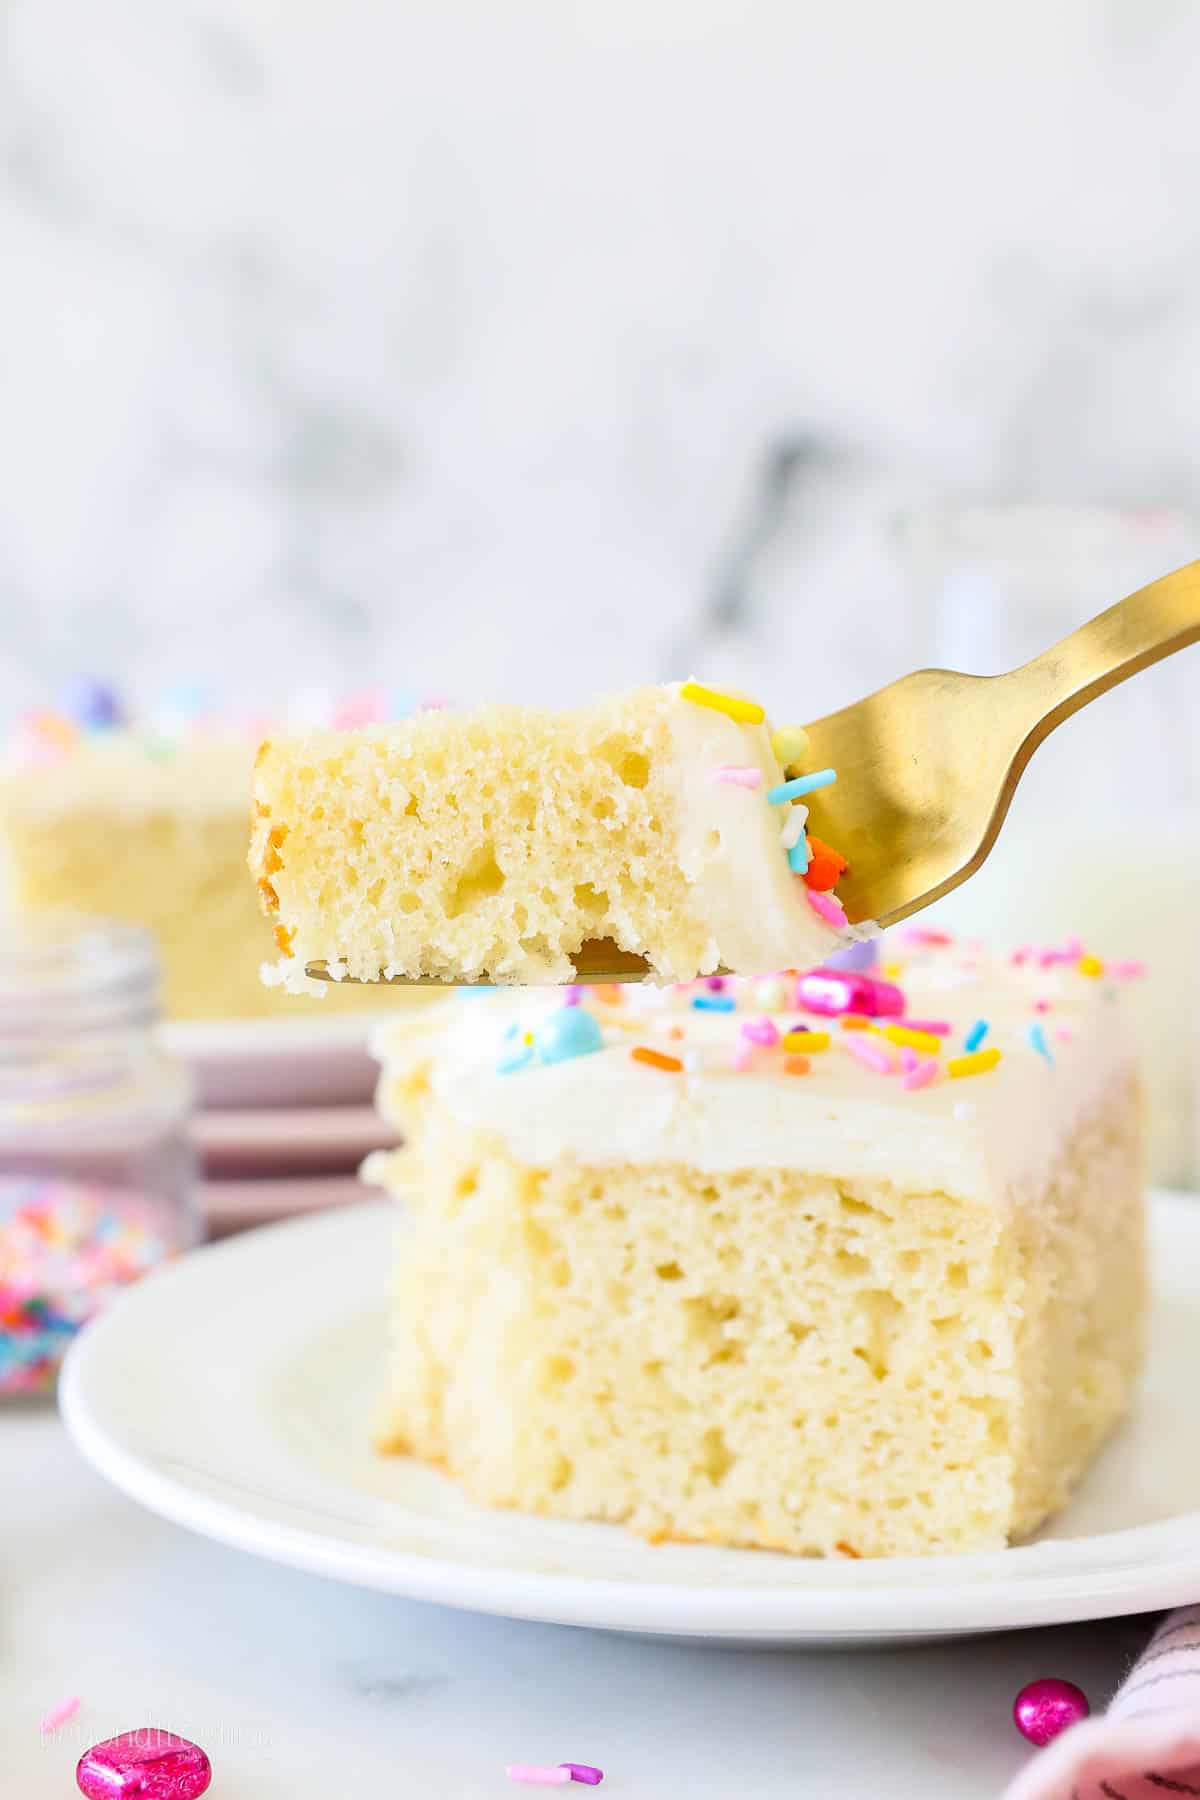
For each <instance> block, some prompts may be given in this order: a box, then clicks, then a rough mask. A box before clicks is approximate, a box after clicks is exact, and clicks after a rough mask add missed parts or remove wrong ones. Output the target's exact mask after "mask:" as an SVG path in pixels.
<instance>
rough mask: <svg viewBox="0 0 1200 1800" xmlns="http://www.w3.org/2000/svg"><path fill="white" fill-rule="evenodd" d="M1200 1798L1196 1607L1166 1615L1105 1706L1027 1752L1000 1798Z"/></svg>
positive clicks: (1199, 1611)
mask: <svg viewBox="0 0 1200 1800" xmlns="http://www.w3.org/2000/svg"><path fill="white" fill-rule="evenodd" d="M1188 1794H1195V1795H1200V1606H1184V1607H1181V1608H1180V1610H1179V1611H1178V1612H1173V1613H1168V1614H1167V1616H1166V1618H1165V1619H1164V1620H1163V1622H1162V1624H1161V1625H1160V1626H1159V1627H1158V1630H1157V1631H1156V1632H1155V1633H1154V1636H1153V1637H1152V1638H1151V1639H1150V1642H1149V1643H1148V1644H1147V1645H1146V1648H1145V1650H1144V1651H1143V1652H1142V1654H1141V1656H1140V1657H1139V1659H1138V1661H1137V1662H1136V1663H1135V1664H1134V1666H1133V1668H1132V1669H1131V1670H1130V1673H1129V1674H1128V1676H1127V1677H1126V1679H1125V1681H1124V1683H1123V1684H1122V1686H1121V1687H1120V1688H1118V1689H1117V1693H1116V1697H1115V1698H1114V1700H1113V1703H1112V1705H1111V1706H1110V1707H1109V1709H1108V1711H1107V1712H1106V1713H1104V1714H1103V1715H1102V1716H1101V1717H1099V1718H1092V1719H1085V1720H1084V1721H1083V1722H1082V1724H1079V1725H1073V1726H1072V1727H1071V1729H1070V1730H1069V1731H1064V1732H1063V1734H1062V1736H1061V1737H1059V1738H1056V1739H1055V1740H1054V1742H1053V1743H1052V1744H1048V1745H1047V1747H1046V1748H1045V1749H1044V1750H1038V1751H1037V1752H1035V1754H1034V1756H1033V1759H1032V1761H1031V1762H1030V1763H1029V1764H1028V1765H1027V1767H1026V1768H1024V1769H1023V1770H1022V1771H1021V1773H1020V1775H1018V1777H1017V1779H1016V1780H1015V1781H1014V1782H1013V1783H1012V1785H1011V1787H1010V1788H1009V1789H1008V1791H1007V1793H1006V1794H1005V1800H1172V1796H1174V1795H1185V1796H1186V1795H1188Z"/></svg>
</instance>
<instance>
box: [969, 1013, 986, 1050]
mask: <svg viewBox="0 0 1200 1800" xmlns="http://www.w3.org/2000/svg"><path fill="white" fill-rule="evenodd" d="M987 1034H988V1022H987V1020H986V1019H976V1021H975V1023H974V1024H973V1025H972V1027H971V1029H970V1031H968V1033H967V1035H966V1037H965V1038H964V1039H963V1049H964V1050H965V1051H966V1053H967V1055H968V1056H970V1055H971V1054H972V1052H973V1051H975V1050H978V1048H979V1046H980V1044H982V1042H983V1040H984V1038H985V1037H986V1036H987Z"/></svg>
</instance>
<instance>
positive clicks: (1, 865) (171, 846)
mask: <svg viewBox="0 0 1200 1800" xmlns="http://www.w3.org/2000/svg"><path fill="white" fill-rule="evenodd" d="M260 735H261V724H260V725H259V727H258V728H257V730H256V731H255V733H254V735H251V733H250V732H249V731H248V730H246V729H244V728H240V727H239V725H238V723H237V721H236V720H233V719H223V718H221V717H219V716H218V717H210V716H207V715H206V716H203V717H192V716H191V715H190V714H188V713H185V712H184V711H183V710H182V709H181V708H180V709H164V710H163V711H162V713H161V714H159V715H151V716H150V717H147V718H142V719H138V720H133V719H128V718H127V717H126V715H125V711H124V708H123V707H122V706H121V704H120V702H119V700H118V698H117V696H116V695H115V693H114V692H113V691H112V690H111V689H110V688H108V687H107V686H105V685H104V684H102V683H100V682H96V681H86V682H77V683H75V684H74V686H73V689H72V692H71V694H70V695H68V696H67V697H66V701H65V704H64V705H63V706H62V708H54V709H51V708H39V709H37V710H36V711H35V712H33V713H30V714H28V715H26V716H25V718H23V719H22V720H20V721H19V722H18V723H17V726H16V728H15V729H14V730H13V732H12V733H11V739H10V741H9V742H8V743H7V744H6V745H5V748H4V754H3V759H2V763H0V889H2V892H3V899H4V904H5V905H7V906H8V907H10V908H12V909H14V910H16V911H20V912H45V911H50V910H59V909H66V910H68V911H71V912H76V913H89V914H92V915H95V916H98V917H101V918H112V919H125V920H128V921H130V922H132V923H135V924H139V925H144V926H145V927H146V928H147V929H148V930H150V931H152V932H153V933H154V936H155V938H156V940H157V943H158V947H159V951H160V953H161V956H162V961H163V976H164V1003H165V1006H166V1010H167V1012H168V1014H169V1015H170V1017H171V1018H173V1019H226V1018H239V1019H240V1018H251V1017H258V1016H262V1015H266V1016H270V1015H272V1014H280V1013H287V1014H288V1016H290V1017H291V1018H292V1020H293V1022H296V1020H297V1012H296V1006H295V1002H294V1001H293V1000H292V999H291V998H290V997H289V996H285V995H281V994H279V993H277V992H272V991H271V990H270V989H269V988H267V987H265V986H264V985H263V983H262V981H261V979H260V976H259V971H260V969H261V967H262V964H263V961H264V960H265V959H267V958H270V957H272V956H274V955H275V954H277V950H276V946H275V944H274V943H273V941H272V937H271V932H270V929H269V927H268V926H267V925H265V924H264V923H263V917H262V911H261V908H260V907H259V904H258V898H257V896H256V894H255V892H254V889H253V886H252V885H251V883H250V882H249V881H248V880H247V878H246V821H247V817H248V814H249V809H250V782H251V776H252V772H253V763H254V749H255V744H256V742H257V741H258V737H259V736H260ZM324 987H325V992H327V993H329V995H330V997H331V998H332V999H333V1001H334V1010H336V1011H338V1012H340V1013H347V1014H354V1013H358V1014H362V1013H364V1012H367V1013H371V1012H374V1013H375V1014H376V1016H377V1017H378V1016H381V1015H382V1014H383V1013H384V1012H386V1011H388V1010H389V1009H392V1010H394V1008H395V1006H396V1004H397V1002H401V1003H403V1002H405V1001H406V999H407V998H408V997H407V996H406V995H404V994H403V993H402V992H400V991H399V990H396V989H393V990H391V993H390V995H389V994H385V993H383V992H380V993H375V992H373V991H370V990H364V989H361V988H347V989H346V990H345V991H344V992H341V993H337V992H334V991H333V990H332V989H330V988H329V984H328V983H326V984H324ZM318 1005H322V1013H321V1014H320V1015H317V1006H318ZM305 1008H307V1010H308V1011H309V1012H310V1013H311V1014H313V1015H315V1016H324V1012H325V1011H327V1010H328V1001H327V1000H322V1001H311V1000H310V1001H306V1002H305V1003H304V1006H303V1007H302V1008H301V1010H300V1014H299V1017H301V1018H302V1017H303V1012H304V1009H305Z"/></svg>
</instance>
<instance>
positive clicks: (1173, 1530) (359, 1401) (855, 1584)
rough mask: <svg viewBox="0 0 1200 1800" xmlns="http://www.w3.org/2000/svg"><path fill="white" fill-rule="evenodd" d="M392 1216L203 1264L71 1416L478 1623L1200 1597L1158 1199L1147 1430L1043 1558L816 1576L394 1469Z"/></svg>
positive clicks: (1180, 1222)
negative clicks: (386, 1447) (506, 1503)
mask: <svg viewBox="0 0 1200 1800" xmlns="http://www.w3.org/2000/svg"><path fill="white" fill-rule="evenodd" d="M389 1235H390V1213H389V1209H388V1208H387V1207H385V1206H377V1205H371V1206H364V1207H355V1208H352V1209H350V1210H347V1211H345V1212H341V1213H337V1214H334V1215H331V1216H322V1217H317V1218H312V1219H304V1220H299V1221H294V1222H292V1223H289V1224H285V1225H279V1226H274V1227H271V1228H270V1229H267V1230H264V1231H259V1232H255V1233H253V1234H251V1235H250V1236H247V1237H243V1238H235V1239H233V1240H231V1241H230V1242H229V1243H226V1244H220V1245H216V1246H214V1247H213V1248H210V1249H207V1250H200V1251H197V1252H195V1253H193V1254H192V1255H191V1256H189V1257H188V1258H186V1259H185V1260H184V1261H182V1262H181V1263H179V1264H177V1265H176V1266H175V1267H174V1268H172V1269H168V1270H165V1271H163V1272H162V1273H160V1274H158V1275H153V1276H151V1277H149V1278H148V1279H147V1280H146V1281H144V1282H143V1283H142V1285H141V1286H140V1287H138V1288H135V1289H133V1290H132V1291H131V1292H130V1293H129V1294H128V1295H127V1296H126V1297H125V1298H124V1299H123V1300H122V1301H121V1302H120V1303H119V1304H118V1305H117V1306H116V1307H115V1308H114V1309H113V1310H112V1311H111V1312H110V1313H108V1314H107V1315H106V1316H105V1317H103V1318H101V1319H99V1320H98V1321H97V1322H96V1323H95V1324H93V1325H92V1326H90V1327H89V1328H88V1329H87V1330H86V1331H85V1332H84V1333H83V1335H82V1336H81V1337H80V1339H79V1340H78V1342H77V1343H76V1345H75V1346H74V1348H73V1349H72V1351H71V1353H70V1355H69V1357H68V1359H67V1364H66V1369H65V1371H64V1375H63V1381H62V1389H61V1403H62V1409H63V1415H64V1417H65V1419H66V1422H67V1426H68V1429H69V1430H70V1432H71V1435H72V1436H73V1437H74V1439H75V1442H76V1443H77V1444H78V1446H79V1448H80V1449H81V1450H82V1452H83V1454H84V1455H85V1456H86V1457H87V1458H88V1459H89V1461H91V1462H92V1463H93V1464H94V1465H95V1466H96V1468H98V1469H99V1470H100V1471H101V1473H102V1474H104V1475H106V1476H108V1478H109V1479H110V1480H111V1481H113V1482H115V1483H116V1485H117V1486H118V1487H119V1488H122V1489H123V1490H124V1491H125V1492H126V1493H127V1494H129V1495H130V1496H132V1498H133V1499H135V1500H138V1501H140V1502H141V1503H142V1504H143V1505H145V1506H148V1507H149V1508H151V1510H152V1511H154V1512H158V1513H161V1514H163V1515H164V1516H165V1517H167V1518H169V1519H174V1520H176V1521H177V1522H178V1523H179V1524H181V1525H186V1526H189V1527H191V1528H192V1529H193V1530H195V1531H199V1532H203V1533H205V1534H206V1535H207V1536H209V1537H213V1538H217V1539H219V1540H220V1541H221V1542H223V1543H227V1544H233V1545H237V1546H238V1547H239V1548H241V1549H243V1550H249V1551H252V1552H254V1553H256V1554H258V1555H260V1556H266V1557H269V1558H271V1559H273V1560H274V1561H277V1562H282V1563H290V1564H293V1565H294V1566H296V1567H297V1568H301V1569H311V1570H315V1571H316V1572H317V1573H318V1574H322V1575H331V1576H334V1577H336V1578H338V1579H340V1580H343V1581H350V1582H356V1583H358V1584H359V1585H361V1586H364V1587H373V1588H382V1589H385V1590H386V1591H388V1592H392V1593H398V1594H406V1595H410V1596H413V1597H415V1598H418V1599H424V1600H435V1601H442V1602H445V1603H447V1604H449V1605H452V1606H462V1607H468V1608H471V1609H474V1610H477V1611H481V1612H494V1613H504V1614H508V1615H510V1616H512V1617H516V1618H529V1619H546V1620H554V1621H559V1622H563V1623H568V1624H574V1625H595V1626H603V1627H606V1628H609V1629H612V1630H620V1631H634V1632H651V1633H662V1634H667V1635H671V1636H688V1637H704V1638H709V1639H714V1640H726V1641H730V1640H742V1641H745V1640H752V1641H755V1642H760V1643H768V1642H772V1643H789V1644H803V1643H826V1644H829V1643H846V1642H864V1641H886V1640H895V1639H903V1638H913V1637H929V1636H936V1635H944V1634H954V1633H962V1632H978V1631H994V1630H998V1629H1001V1628H1004V1627H1008V1626H1021V1625H1033V1624H1047V1623H1052V1622H1057V1621H1062V1620H1070V1619H1090V1618H1098V1617H1102V1616H1107V1615H1110V1614H1116V1613H1131V1612H1141V1611H1144V1610H1148V1609H1150V1608H1153V1607H1159V1606H1168V1605H1174V1604H1176V1603H1178V1602H1181V1601H1189V1600H1195V1599H1197V1598H1200V1511H1198V1510H1197V1509H1198V1508H1200V1433H1198V1432H1197V1429H1196V1426H1195V1416H1196V1415H1195V1405H1194V1388H1195V1371H1196V1369H1197V1368H1200V1306H1198V1305H1197V1303H1196V1295H1197V1292H1200V1201H1197V1200H1189V1199H1186V1198H1183V1197H1178V1196H1176V1197H1172V1196H1169V1195H1161V1196H1159V1197H1158V1198H1157V1199H1156V1201H1155V1203H1154V1215H1153V1235H1154V1251H1155V1254H1154V1268H1155V1280H1156V1287H1157V1294H1156V1303H1155V1313H1154V1326H1153V1330H1152V1334H1151V1352H1150V1366H1149V1370H1148V1376H1147V1380H1146V1383H1145V1387H1144V1391H1143V1393H1142V1396H1141V1398H1140V1400H1139V1403H1138V1406H1137V1409H1136V1412H1135V1415H1134V1417H1133V1419H1131V1420H1130V1421H1129V1423H1128V1424H1127V1425H1126V1426H1124V1427H1123V1428H1122V1430H1121V1431H1120V1432H1119V1433H1118V1435H1117V1437H1116V1438H1115V1439H1114V1440H1113V1441H1112V1442H1111V1443H1110V1444H1109V1446H1108V1447H1107V1449H1106V1450H1105V1451H1104V1453H1103V1455H1102V1456H1101V1457H1100V1459H1099V1461H1098V1462H1097V1463H1096V1465H1095V1466H1094V1467H1093V1469H1092V1470H1091V1472H1090V1474H1089V1475H1088V1477H1087V1479H1086V1481H1085V1483H1084V1485H1083V1488H1082V1490H1081V1492H1080V1494H1079V1495H1078V1497H1077V1498H1076V1499H1075V1501H1074V1502H1073V1503H1072V1505H1071V1507H1070V1508H1069V1509H1068V1511H1067V1512H1066V1513H1064V1514H1062V1515H1061V1516H1060V1517H1059V1518H1058V1519H1057V1520H1056V1521H1055V1524H1054V1527H1053V1535H1046V1536H1045V1537H1044V1538H1043V1540H1042V1541H1041V1542H1038V1543H1034V1544H1030V1545H1026V1546H1022V1547H1020V1548H1017V1549H1012V1550H1002V1551H996V1552H992V1553H989V1554H986V1555H979V1556H954V1557H931V1558H897V1559H894V1560H879V1561H863V1562H855V1563H847V1562H841V1561H836V1562H816V1561H804V1560H800V1559H796V1558H790V1557H784V1556H777V1555H774V1554H769V1553H766V1552H762V1551H747V1550H720V1549H711V1548H707V1547H704V1546H692V1545H685V1544H664V1545H657V1546H654V1545H649V1544H646V1543H643V1542H641V1541H640V1540H639V1539H638V1538H635V1537H633V1536H632V1535H630V1534H628V1533H626V1532H624V1531H621V1530H619V1529H618V1528H616V1527H614V1526H606V1525H573V1524H567V1523H563V1522H559V1521H554V1520H545V1519H537V1518H525V1517H521V1516H519V1515H517V1514H514V1513H507V1512H487V1511H483V1510H481V1509H479V1508H477V1507H474V1506H472V1505H470V1504H469V1503H468V1502H467V1501H466V1500H465V1499H464V1498H463V1497H462V1495H461V1494H460V1493H459V1492H458V1490H457V1489H456V1488H455V1487H454V1486H453V1485H452V1484H451V1483H450V1482H449V1481H447V1480H446V1479H445V1478H443V1477H442V1476H440V1475H438V1474H436V1473H435V1472H433V1471H432V1470H430V1469H426V1468H423V1467H422V1466H421V1465H420V1464H417V1463H413V1462H408V1461H406V1460H404V1459H397V1458H380V1457H376V1456H374V1455H373V1454H372V1452H371V1450H370V1448H369V1446H368V1443H367V1431H368V1420H369V1416H370V1409H371V1405H372V1401H373V1397H374V1394H375V1392H376V1390H377V1388H378V1386H379V1381H380V1374H381V1369H382V1358H383V1322H384V1314H383V1304H382V1300H381V1288H382V1285H383V1279H384V1270H385V1268H386V1262H387V1258H388V1255H389Z"/></svg>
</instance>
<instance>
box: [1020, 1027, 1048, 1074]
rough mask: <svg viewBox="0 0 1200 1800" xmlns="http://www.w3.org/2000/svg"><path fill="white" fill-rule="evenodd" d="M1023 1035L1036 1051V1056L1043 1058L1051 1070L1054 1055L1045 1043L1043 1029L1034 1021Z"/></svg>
mask: <svg viewBox="0 0 1200 1800" xmlns="http://www.w3.org/2000/svg"><path fill="white" fill-rule="evenodd" d="M1025 1035H1026V1037H1027V1038H1028V1039H1029V1042H1030V1044H1031V1045H1032V1046H1033V1048H1034V1049H1035V1050H1036V1051H1037V1053H1038V1055H1039V1056H1042V1057H1045V1059H1046V1061H1047V1062H1048V1063H1049V1064H1050V1067H1051V1068H1053V1067H1054V1055H1053V1052H1052V1051H1051V1049H1050V1046H1049V1044H1048V1043H1047V1042H1046V1032H1045V1028H1044V1027H1043V1026H1042V1025H1041V1024H1039V1023H1038V1022H1037V1021H1036V1020H1035V1021H1034V1023H1033V1024H1032V1025H1031V1026H1030V1027H1029V1029H1028V1031H1027V1032H1026V1033H1025Z"/></svg>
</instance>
